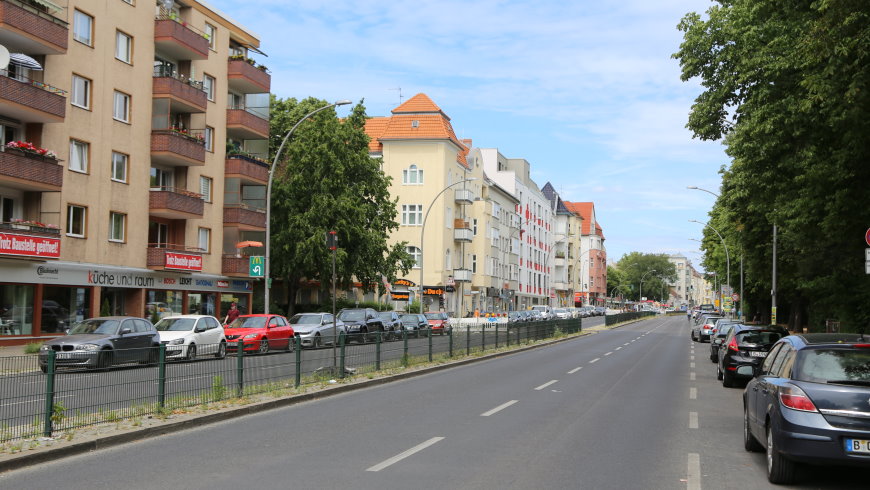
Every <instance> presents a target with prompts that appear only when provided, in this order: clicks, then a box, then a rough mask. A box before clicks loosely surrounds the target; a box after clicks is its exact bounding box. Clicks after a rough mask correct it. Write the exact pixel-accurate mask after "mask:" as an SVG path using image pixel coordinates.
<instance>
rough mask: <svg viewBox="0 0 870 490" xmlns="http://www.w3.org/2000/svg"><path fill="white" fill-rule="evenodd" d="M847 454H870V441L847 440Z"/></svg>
mask: <svg viewBox="0 0 870 490" xmlns="http://www.w3.org/2000/svg"><path fill="white" fill-rule="evenodd" d="M846 452H847V453H861V454H870V440H867V439H846Z"/></svg>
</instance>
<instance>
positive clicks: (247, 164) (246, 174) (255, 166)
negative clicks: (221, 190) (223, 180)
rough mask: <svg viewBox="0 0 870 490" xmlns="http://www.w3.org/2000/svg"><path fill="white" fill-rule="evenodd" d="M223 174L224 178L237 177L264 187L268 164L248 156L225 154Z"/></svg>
mask: <svg viewBox="0 0 870 490" xmlns="http://www.w3.org/2000/svg"><path fill="white" fill-rule="evenodd" d="M224 174H225V175H224V176H225V177H238V178H240V179H242V180H245V181H248V182H254V183H258V184H263V185H266V184H267V183H268V181H269V163H268V162H265V161H263V160H260V159H259V158H256V157H254V156H252V155H249V154H243V153H235V152H227V159H226V162H225V163H224Z"/></svg>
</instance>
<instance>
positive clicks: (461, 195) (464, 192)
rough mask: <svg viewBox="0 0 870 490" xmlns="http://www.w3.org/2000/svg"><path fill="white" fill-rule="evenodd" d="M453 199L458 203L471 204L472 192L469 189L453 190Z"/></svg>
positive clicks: (472, 200)
mask: <svg viewBox="0 0 870 490" xmlns="http://www.w3.org/2000/svg"><path fill="white" fill-rule="evenodd" d="M454 199H455V201H456V202H458V203H460V204H471V203H472V202H474V194H473V193H472V192H471V189H456V190H455V191H454Z"/></svg>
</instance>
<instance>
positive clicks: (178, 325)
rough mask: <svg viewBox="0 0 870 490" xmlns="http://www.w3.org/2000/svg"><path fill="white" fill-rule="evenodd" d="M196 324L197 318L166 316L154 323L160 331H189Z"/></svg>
mask: <svg viewBox="0 0 870 490" xmlns="http://www.w3.org/2000/svg"><path fill="white" fill-rule="evenodd" d="M194 325H196V318H164V319H162V320H160V321H159V322H157V324H156V325H154V328H156V329H157V330H158V331H160V332H188V331H190V330H193V327H194Z"/></svg>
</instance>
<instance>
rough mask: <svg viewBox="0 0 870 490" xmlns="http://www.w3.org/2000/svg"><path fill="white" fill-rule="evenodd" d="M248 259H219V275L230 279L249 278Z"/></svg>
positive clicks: (239, 256) (236, 256)
mask: <svg viewBox="0 0 870 490" xmlns="http://www.w3.org/2000/svg"><path fill="white" fill-rule="evenodd" d="M249 262H250V258H249V257H248V256H246V255H224V256H223V257H222V258H221V274H223V275H225V276H231V277H250V275H249V274H250V268H249V265H250V264H249Z"/></svg>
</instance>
